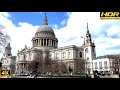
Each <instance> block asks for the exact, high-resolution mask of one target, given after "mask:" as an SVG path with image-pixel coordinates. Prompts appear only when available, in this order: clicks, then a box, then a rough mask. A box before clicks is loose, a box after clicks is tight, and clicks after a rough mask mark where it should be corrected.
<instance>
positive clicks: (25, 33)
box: [0, 12, 120, 56]
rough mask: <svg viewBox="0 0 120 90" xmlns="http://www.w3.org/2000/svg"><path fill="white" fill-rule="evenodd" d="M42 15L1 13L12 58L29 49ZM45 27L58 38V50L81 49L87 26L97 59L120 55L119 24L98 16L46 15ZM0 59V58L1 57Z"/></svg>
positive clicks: (74, 13) (79, 14) (117, 21)
mask: <svg viewBox="0 0 120 90" xmlns="http://www.w3.org/2000/svg"><path fill="white" fill-rule="evenodd" d="M44 14H45V12H0V24H2V25H4V26H5V27H6V29H5V30H4V31H6V32H7V33H8V34H9V35H10V37H11V41H10V43H11V47H12V54H13V55H16V53H17V51H18V50H21V49H23V48H24V46H25V45H27V47H30V48H31V47H32V42H31V40H32V38H33V37H34V35H35V33H36V31H37V29H38V28H39V27H40V26H42V24H43V18H44ZM47 17H48V23H49V26H51V27H52V28H53V30H54V32H55V35H56V37H57V38H58V47H63V46H68V45H76V46H81V45H82V44H83V39H82V38H80V36H83V37H85V34H86V31H87V22H88V25H89V31H90V33H91V36H92V40H93V41H94V42H95V45H96V55H97V56H102V55H108V54H120V47H119V46H120V42H119V41H120V21H119V20H100V12H47ZM0 55H2V54H1V53H0Z"/></svg>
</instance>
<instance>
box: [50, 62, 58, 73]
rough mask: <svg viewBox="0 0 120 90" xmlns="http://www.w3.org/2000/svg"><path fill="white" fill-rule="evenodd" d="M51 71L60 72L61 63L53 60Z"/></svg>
mask: <svg viewBox="0 0 120 90" xmlns="http://www.w3.org/2000/svg"><path fill="white" fill-rule="evenodd" d="M51 72H52V73H58V72H59V64H58V62H56V61H53V62H52V63H51Z"/></svg>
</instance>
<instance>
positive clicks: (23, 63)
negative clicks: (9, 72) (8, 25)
mask: <svg viewBox="0 0 120 90" xmlns="http://www.w3.org/2000/svg"><path fill="white" fill-rule="evenodd" d="M82 38H83V37H82ZM82 38H81V39H82ZM45 50H49V52H50V58H51V61H56V62H58V63H59V62H64V63H65V65H66V66H67V68H68V69H69V67H70V68H71V69H72V71H73V72H74V73H77V72H78V69H77V62H78V60H85V61H86V62H87V63H88V62H89V65H88V64H86V67H88V66H89V68H90V73H92V71H93V70H92V61H93V59H95V58H96V51H95V44H94V42H93V41H92V39H91V34H90V32H89V29H88V24H87V33H86V37H85V38H84V44H83V45H82V46H75V45H69V46H64V47H58V39H57V38H56V36H55V33H54V30H53V29H52V28H51V27H50V26H49V25H48V20H47V16H46V15H45V17H44V22H43V25H42V26H41V27H39V28H38V30H37V31H36V33H35V36H34V37H33V38H32V47H31V48H28V47H27V46H26V45H25V47H24V49H22V50H18V52H17V57H16V62H14V65H15V67H16V69H15V73H16V74H26V73H28V68H27V65H28V63H29V62H31V61H33V60H40V58H41V57H42V58H44V57H45V55H46V52H45ZM8 52H9V51H8ZM10 54H11V53H10ZM10 58H11V56H10ZM12 61H15V60H12ZM43 62H44V61H43ZM68 71H69V70H68ZM86 73H87V70H86Z"/></svg>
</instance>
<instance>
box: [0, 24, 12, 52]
mask: <svg viewBox="0 0 120 90" xmlns="http://www.w3.org/2000/svg"><path fill="white" fill-rule="evenodd" d="M3 29H4V30H5V26H3V25H1V24H0V52H2V50H3V49H2V48H4V47H5V46H6V45H7V43H8V42H9V40H10V36H8V35H7V34H6V33H5V32H3Z"/></svg>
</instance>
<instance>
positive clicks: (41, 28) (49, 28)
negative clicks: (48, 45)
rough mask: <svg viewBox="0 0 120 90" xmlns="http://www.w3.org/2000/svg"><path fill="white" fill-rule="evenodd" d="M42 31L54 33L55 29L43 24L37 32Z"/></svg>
mask: <svg viewBox="0 0 120 90" xmlns="http://www.w3.org/2000/svg"><path fill="white" fill-rule="evenodd" d="M42 31H47V32H52V33H54V31H53V29H52V28H51V27H50V26H48V25H43V26H40V27H39V28H38V30H37V32H42Z"/></svg>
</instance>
